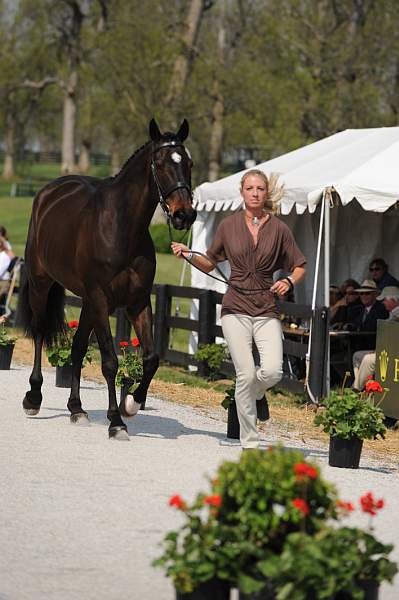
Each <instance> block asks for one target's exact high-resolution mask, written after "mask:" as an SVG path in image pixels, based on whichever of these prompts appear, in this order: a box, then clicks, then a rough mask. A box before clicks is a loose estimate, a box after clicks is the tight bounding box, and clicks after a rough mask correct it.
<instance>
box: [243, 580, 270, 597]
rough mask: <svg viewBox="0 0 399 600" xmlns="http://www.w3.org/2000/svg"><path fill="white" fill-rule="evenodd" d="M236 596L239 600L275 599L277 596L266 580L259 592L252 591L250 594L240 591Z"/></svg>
mask: <svg viewBox="0 0 399 600" xmlns="http://www.w3.org/2000/svg"><path fill="white" fill-rule="evenodd" d="M238 598H239V600H276V598H277V596H276V592H275V591H274V589H273V587H272V586H271V584H270V583H268V582H266V584H265V587H264V588H263V589H261V590H260V591H259V592H253V593H252V594H243V592H240V593H239V595H238Z"/></svg>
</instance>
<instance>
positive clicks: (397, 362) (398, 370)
mask: <svg viewBox="0 0 399 600" xmlns="http://www.w3.org/2000/svg"><path fill="white" fill-rule="evenodd" d="M398 376H399V358H395V372H394V376H393V380H394V382H395V383H397V381H398Z"/></svg>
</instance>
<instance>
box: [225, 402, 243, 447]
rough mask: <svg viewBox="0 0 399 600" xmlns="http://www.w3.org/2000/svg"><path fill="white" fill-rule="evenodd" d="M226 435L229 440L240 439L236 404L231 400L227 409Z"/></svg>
mask: <svg viewBox="0 0 399 600" xmlns="http://www.w3.org/2000/svg"><path fill="white" fill-rule="evenodd" d="M227 437H228V438H230V439H231V440H239V439H240V423H239V421H238V415H237V405H236V403H235V401H234V400H233V401H232V402H230V404H229V407H228V409H227Z"/></svg>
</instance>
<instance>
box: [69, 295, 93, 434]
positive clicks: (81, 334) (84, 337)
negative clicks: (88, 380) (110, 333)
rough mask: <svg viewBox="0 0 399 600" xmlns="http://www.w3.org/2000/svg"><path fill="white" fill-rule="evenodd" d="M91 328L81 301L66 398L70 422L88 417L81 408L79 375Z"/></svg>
mask: <svg viewBox="0 0 399 600" xmlns="http://www.w3.org/2000/svg"><path fill="white" fill-rule="evenodd" d="M92 329H93V325H92V321H91V318H90V314H89V309H88V307H87V305H86V304H85V302H83V306H82V311H81V313H80V319H79V327H78V329H77V331H76V333H75V335H74V336H73V342H72V351H71V358H72V384H71V393H70V396H69V400H68V404H67V406H68V410H69V411H70V413H71V423H87V422H88V420H89V417H88V415H87V412H86V411H84V410H83V408H82V402H81V400H80V375H81V371H82V363H83V359H84V357H85V354H86V352H87V348H88V346H89V336H90V333H91V331H92Z"/></svg>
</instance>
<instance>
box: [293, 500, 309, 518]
mask: <svg viewBox="0 0 399 600" xmlns="http://www.w3.org/2000/svg"><path fill="white" fill-rule="evenodd" d="M292 506H294V508H296V509H297V510H299V512H301V513H302V514H303V515H305V516H306V515H308V514H309V513H310V509H309V504H308V503H307V502H306V500H303V498H294V500H293V501H292Z"/></svg>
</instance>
